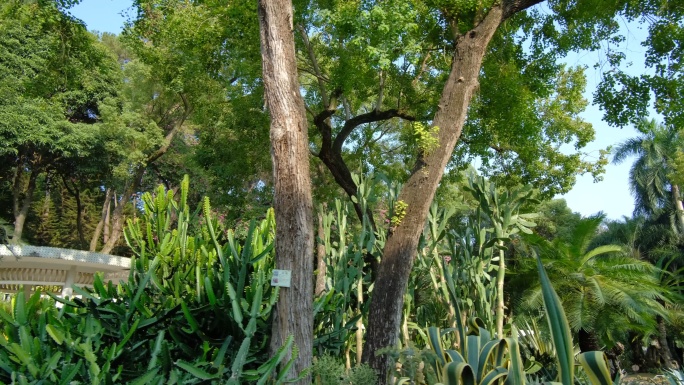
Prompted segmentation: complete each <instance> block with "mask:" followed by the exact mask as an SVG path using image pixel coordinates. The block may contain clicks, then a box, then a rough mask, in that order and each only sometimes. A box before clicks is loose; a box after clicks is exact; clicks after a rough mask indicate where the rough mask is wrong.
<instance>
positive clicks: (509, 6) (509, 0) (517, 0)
mask: <svg viewBox="0 0 684 385" xmlns="http://www.w3.org/2000/svg"><path fill="white" fill-rule="evenodd" d="M542 2H544V0H504V1H503V19H504V20H506V19H509V18H511V17H512V16H513V15H515V14H516V13H518V12H520V11H524V10H526V9H527V8H530V7H532V6H534V5H537V4H539V3H542Z"/></svg>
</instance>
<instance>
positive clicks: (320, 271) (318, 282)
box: [314, 204, 327, 296]
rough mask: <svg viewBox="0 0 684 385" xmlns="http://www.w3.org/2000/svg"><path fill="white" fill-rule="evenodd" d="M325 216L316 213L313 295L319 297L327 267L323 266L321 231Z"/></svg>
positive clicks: (322, 213) (323, 286) (323, 251)
mask: <svg viewBox="0 0 684 385" xmlns="http://www.w3.org/2000/svg"><path fill="white" fill-rule="evenodd" d="M326 207H327V206H326V205H325V204H324V205H323V206H322V209H323V210H325V209H326ZM324 215H325V213H324V212H322V211H321V212H319V213H318V239H319V242H318V245H317V246H316V259H317V262H316V270H317V271H318V274H316V288H315V290H314V295H315V296H319V295H321V294H323V292H324V291H325V273H326V269H327V266H326V264H325V244H324V240H325V230H324V229H323V216H324Z"/></svg>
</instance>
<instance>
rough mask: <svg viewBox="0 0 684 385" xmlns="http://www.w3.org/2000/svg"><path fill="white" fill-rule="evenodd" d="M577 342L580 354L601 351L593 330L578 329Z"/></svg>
mask: <svg viewBox="0 0 684 385" xmlns="http://www.w3.org/2000/svg"><path fill="white" fill-rule="evenodd" d="M577 342H578V344H579V347H580V351H581V352H582V353H585V352H593V351H597V350H601V344H600V343H599V339H598V336H597V335H596V332H595V331H593V330H584V329H580V330H579V332H578V334H577Z"/></svg>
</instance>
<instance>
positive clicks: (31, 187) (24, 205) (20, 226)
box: [11, 165, 38, 245]
mask: <svg viewBox="0 0 684 385" xmlns="http://www.w3.org/2000/svg"><path fill="white" fill-rule="evenodd" d="M20 167H21V165H19V166H18V168H20ZM22 175H23V171H21V170H20V169H18V170H17V172H16V174H15V175H14V182H13V183H14V186H12V191H13V195H14V196H13V205H14V210H13V211H14V234H13V236H12V240H11V243H12V244H14V245H17V244H19V243H20V242H21V237H22V235H23V233H24V224H25V223H26V217H27V216H28V212H29V209H30V208H31V202H33V192H34V191H35V190H36V179H37V178H38V171H36V170H31V171H30V173H29V181H28V185H27V186H26V189H25V190H24V189H23V188H22V181H21V179H22ZM22 195H23V198H22Z"/></svg>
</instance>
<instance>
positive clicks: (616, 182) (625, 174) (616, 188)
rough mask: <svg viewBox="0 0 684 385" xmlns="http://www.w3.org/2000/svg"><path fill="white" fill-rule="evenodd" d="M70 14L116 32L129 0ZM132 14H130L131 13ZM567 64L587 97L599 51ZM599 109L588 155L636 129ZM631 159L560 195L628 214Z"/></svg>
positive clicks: (635, 68) (589, 113) (87, 5)
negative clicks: (579, 76) (580, 74)
mask: <svg viewBox="0 0 684 385" xmlns="http://www.w3.org/2000/svg"><path fill="white" fill-rule="evenodd" d="M70 12H71V14H72V15H74V16H76V17H77V18H79V19H81V20H83V21H84V22H85V23H86V25H87V26H88V29H89V30H93V31H99V32H112V33H120V32H121V30H122V28H123V24H124V22H125V21H126V20H127V17H128V14H129V13H131V12H132V10H131V1H130V0H82V2H81V3H80V4H79V5H77V6H75V7H74V8H72V9H71V11H70ZM131 16H132V14H131ZM624 28H625V30H626V31H627V41H626V42H625V46H626V47H627V54H628V57H627V62H629V61H630V60H631V61H634V64H633V65H632V66H631V67H629V69H630V71H632V72H633V73H639V72H640V71H643V63H642V62H643V58H644V51H645V50H644V48H643V47H641V45H640V44H639V43H640V41H641V39H643V37H644V36H645V32H643V31H641V30H639V28H638V27H637V26H635V25H630V26H627V27H624ZM565 61H566V63H567V64H568V65H571V66H577V65H583V66H587V67H588V69H587V72H586V74H587V90H586V92H585V98H587V99H588V100H589V101H591V99H592V96H591V95H592V94H593V92H594V90H595V88H596V85H597V84H598V82H599V81H600V70H594V69H593V66H594V64H595V63H597V62H601V53H579V54H572V55H570V56H568V57H567V58H566V60H565ZM602 116H603V114H602V112H601V111H600V110H599V108H598V107H597V106H592V105H590V106H589V107H588V108H587V110H586V111H585V112H584V113H583V114H582V117H583V118H584V119H585V120H587V121H588V122H590V123H592V124H593V125H594V129H595V130H596V140H595V141H594V142H592V143H590V144H589V145H588V146H587V148H585V152H587V153H588V154H589V156H592V154H593V155H596V156H598V151H599V150H600V149H603V148H605V147H607V146H610V145H615V144H617V143H620V142H622V141H624V140H626V139H628V138H631V137H634V136H636V131H635V130H634V129H632V128H630V127H627V128H622V129H620V128H614V127H609V126H608V124H606V123H604V122H603V121H602V120H601V117H602ZM632 161H633V159H628V160H627V161H626V162H624V163H623V164H621V165H612V164H610V165H608V167H607V168H606V173H605V175H604V176H603V181H601V182H599V183H594V182H593V178H592V177H591V175H585V176H580V177H578V179H577V183H576V184H575V186H574V188H573V189H572V191H570V192H569V193H567V194H565V195H564V196H560V197H561V198H565V200H566V201H567V202H568V206H569V207H570V208H571V209H572V210H573V211H577V212H579V213H580V214H582V215H585V216H587V215H592V214H594V213H596V212H598V211H603V212H605V213H606V214H607V216H608V218H611V219H620V218H622V217H623V216H631V214H632V210H633V209H634V201H633V198H632V196H631V195H630V192H629V168H630V166H631V164H632Z"/></svg>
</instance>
